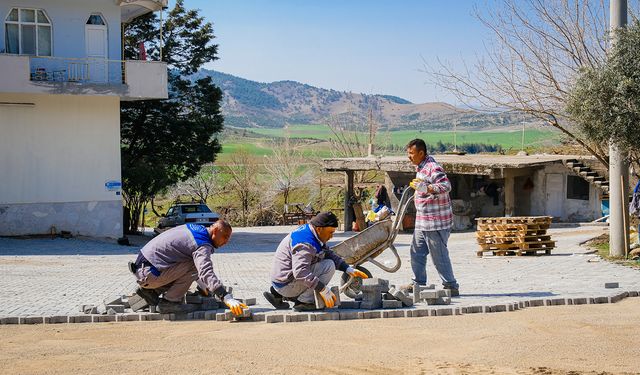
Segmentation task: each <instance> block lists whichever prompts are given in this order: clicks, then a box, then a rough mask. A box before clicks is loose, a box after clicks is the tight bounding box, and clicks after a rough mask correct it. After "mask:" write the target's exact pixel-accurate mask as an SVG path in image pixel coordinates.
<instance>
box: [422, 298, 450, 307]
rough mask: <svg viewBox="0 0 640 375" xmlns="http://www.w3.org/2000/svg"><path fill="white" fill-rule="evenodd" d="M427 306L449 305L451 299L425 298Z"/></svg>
mask: <svg viewBox="0 0 640 375" xmlns="http://www.w3.org/2000/svg"><path fill="white" fill-rule="evenodd" d="M425 301H426V302H427V305H450V304H451V297H438V298H427V299H426V300H425Z"/></svg>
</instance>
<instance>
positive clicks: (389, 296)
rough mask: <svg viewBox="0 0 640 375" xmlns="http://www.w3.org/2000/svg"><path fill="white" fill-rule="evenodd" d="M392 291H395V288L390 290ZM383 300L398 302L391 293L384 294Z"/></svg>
mask: <svg viewBox="0 0 640 375" xmlns="http://www.w3.org/2000/svg"><path fill="white" fill-rule="evenodd" d="M392 289H394V290H395V288H389V290H392ZM382 300H383V301H397V300H396V297H394V296H393V295H391V293H389V292H386V293H384V294H383V295H382Z"/></svg>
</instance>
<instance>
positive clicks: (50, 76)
mask: <svg viewBox="0 0 640 375" xmlns="http://www.w3.org/2000/svg"><path fill="white" fill-rule="evenodd" d="M29 68H30V76H29V79H30V80H31V81H47V82H80V83H93V84H111V85H113V84H124V83H126V81H125V80H126V74H125V62H124V61H120V60H106V59H96V58H68V57H67V58H60V57H35V56H31V57H30V58H29Z"/></svg>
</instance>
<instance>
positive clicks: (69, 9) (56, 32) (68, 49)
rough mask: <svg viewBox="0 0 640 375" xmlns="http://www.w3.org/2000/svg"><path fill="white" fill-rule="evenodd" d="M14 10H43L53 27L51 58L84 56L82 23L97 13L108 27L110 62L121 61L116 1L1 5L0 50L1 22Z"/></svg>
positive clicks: (28, 0)
mask: <svg viewBox="0 0 640 375" xmlns="http://www.w3.org/2000/svg"><path fill="white" fill-rule="evenodd" d="M13 7H21V8H37V9H43V10H44V11H45V12H46V14H47V16H48V17H49V20H50V21H51V25H52V29H51V31H52V35H53V36H52V39H53V43H52V56H55V57H76V58H84V57H86V50H85V24H86V22H87V20H88V19H89V16H90V15H91V14H92V13H100V14H101V15H102V17H103V18H104V19H105V21H106V23H107V27H108V37H107V42H108V44H109V51H108V52H109V59H110V60H121V55H122V54H121V47H120V45H121V36H120V7H118V6H117V5H116V2H115V1H104V0H102V1H100V0H57V1H51V0H20V1H12V2H9V1H2V2H0V24H2V27H0V51H4V50H5V36H4V33H5V27H4V21H5V19H6V17H7V15H8V14H9V11H10V10H11V8H13Z"/></svg>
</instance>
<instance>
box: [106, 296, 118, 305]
mask: <svg viewBox="0 0 640 375" xmlns="http://www.w3.org/2000/svg"><path fill="white" fill-rule="evenodd" d="M102 302H103V303H104V304H105V305H122V296H113V297H109V298H105V299H103V300H102Z"/></svg>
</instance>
